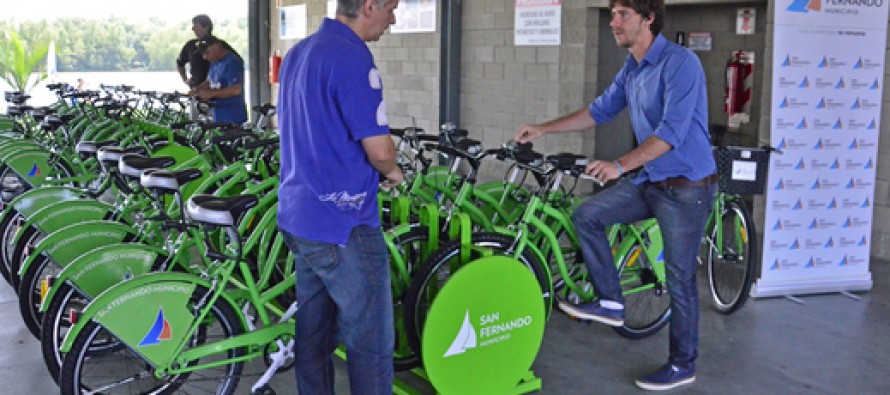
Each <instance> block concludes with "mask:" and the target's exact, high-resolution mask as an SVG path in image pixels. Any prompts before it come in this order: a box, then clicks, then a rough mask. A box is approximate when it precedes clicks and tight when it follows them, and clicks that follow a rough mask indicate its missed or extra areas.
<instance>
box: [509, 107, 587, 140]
mask: <svg viewBox="0 0 890 395" xmlns="http://www.w3.org/2000/svg"><path fill="white" fill-rule="evenodd" d="M594 126H596V122H595V121H594V120H593V117H591V116H590V111H589V110H588V109H587V108H582V109H580V110H578V111H575V112H573V113H571V114H568V115H565V116H562V117H559V118H556V119H553V120H550V121H547V122H544V123H541V124H537V125H528V124H525V125H522V126H520V127H519V131H518V132H516V141H517V142H520V143H527V142H530V141H532V140H535V139H537V138H538V137H541V136H543V135H545V134H547V133H566V132H582V131H585V130H588V129H590V128H592V127H594Z"/></svg>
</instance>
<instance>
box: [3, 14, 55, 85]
mask: <svg viewBox="0 0 890 395" xmlns="http://www.w3.org/2000/svg"><path fill="white" fill-rule="evenodd" d="M48 51H49V43H48V42H37V43H34V44H33V45H31V47H30V48H28V43H26V42H25V41H24V40H22V38H21V37H20V36H19V35H18V33H16V32H15V30H12V29H8V30H6V31H4V32H2V35H0V78H3V80H4V81H6V83H8V84H9V86H11V87H12V88H13V89H16V90H18V91H19V92H26V93H27V92H28V91H30V90H31V89H33V88H34V87H35V86H36V85H37V84H38V83H40V81H43V80H44V79H46V72H45V71H40V70H39V69H40V66H41V65H42V64H43V60H44V59H45V58H46V54H47V52H48ZM35 71H37V78H35V79H34V80H31V81H29V80H30V79H31V74H32V73H34V72H35Z"/></svg>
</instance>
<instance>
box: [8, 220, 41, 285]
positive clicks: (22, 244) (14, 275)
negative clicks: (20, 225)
mask: <svg viewBox="0 0 890 395" xmlns="http://www.w3.org/2000/svg"><path fill="white" fill-rule="evenodd" d="M22 232H23V233H22V237H20V238H19V242H18V243H16V244H15V246H13V249H12V257H11V259H10V260H9V283H10V284H11V285H12V289H14V290H15V291H16V293H18V291H19V284H20V283H21V278H20V277H19V269H20V268H21V267H22V261H24V260H25V249H26V248H28V246H31V247H33V246H34V245H36V244H37V242H38V241H39V238H40V237H41V236H42V235H43V232H40V231H39V230H37V228H35V227H34V226H29V227H28V228H27V229H25V230H24V231H22Z"/></svg>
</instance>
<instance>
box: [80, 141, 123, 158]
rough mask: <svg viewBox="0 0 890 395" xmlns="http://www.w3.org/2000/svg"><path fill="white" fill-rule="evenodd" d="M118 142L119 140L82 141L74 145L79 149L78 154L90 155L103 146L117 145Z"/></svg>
mask: <svg viewBox="0 0 890 395" xmlns="http://www.w3.org/2000/svg"><path fill="white" fill-rule="evenodd" d="M118 143H119V142H118V141H117V140H105V141H81V142H79V143H77V144H76V145H75V146H74V150H75V151H77V153H78V154H81V155H86V156H89V155H92V154H95V153H96V151H98V150H99V148H101V147H108V146H110V145H117V144H118Z"/></svg>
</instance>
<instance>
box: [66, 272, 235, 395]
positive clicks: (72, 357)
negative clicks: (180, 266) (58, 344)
mask: <svg viewBox="0 0 890 395" xmlns="http://www.w3.org/2000/svg"><path fill="white" fill-rule="evenodd" d="M208 292H209V290H208V289H207V288H204V287H202V286H198V287H197V288H196V289H195V292H194V294H193V295H192V301H197V300H200V299H201V298H203V296H204V295H205V294H207V293H208ZM210 314H211V315H212V318H213V319H212V320H210V321H212V322H213V323H218V324H219V326H220V328H219V329H220V330H221V331H222V333H221V334H219V335H213V338H229V337H232V336H236V335H238V334H240V333H242V332H243V329H244V328H242V327H241V324H240V322H241V320H240V319H239V318H238V312H237V311H235V309H234V308H233V307H232V306H231V305H230V304H229V303H228V302H226V301H225V300H223V299H222V298H219V299H217V300H216V301H215V302H214V304H213V306H212V307H211V310H210ZM207 318H208V319H209V318H211V317H207ZM210 321H208V320H207V319H205V321H204V322H210ZM103 334H104V336H106V337H108V338H111V339H113V338H114V335H113V334H111V333H109V332H107V331H105V330H104V328H103V327H102V326H101V325H99V324H98V323H96V322H95V321H90V322H88V323H87V324H86V325H85V326H84V328H83V330H82V331H81V332H80V333H78V334H77V337H76V338H75V340H74V343H73V344H72V346H71V350H70V351H69V352H68V353H67V354H65V358H64V362H63V363H62V370H61V373H60V376H59V389H60V392H61V394H63V395H76V394H81V393H82V390H92V388H93V387H95V386H96V385H97V384H99V385H101V384H102V382H99V383H93V379H90V378H89V376H88V375H89V374H90V373H91V372H101V376H102V378H101V380H102V381H103V382H108V383H117V384H120V385H122V386H125V387H126V388H122V389H120V392H121V393H128V394H130V393H173V392H175V391H177V390H180V389H182V387H184V386H188V387H190V388H191V387H192V386H195V387H196V388H192V389H188V390H183V391H182V392H184V393H195V392H211V393H216V394H220V395H228V394H232V393H234V392H235V389H236V387H237V386H238V382H239V380H240V379H241V377H240V376H241V372H242V370H243V368H244V364H243V362H233V363H228V364H224V365H221V366H219V367H221V368H223V369H224V371H223V372H220V374H219V375H216V374H213V375H207V372H205V371H204V370H200V371H196V372H192V373H185V374H183V375H180V376H173V377H163V378H161V379H157V378H155V377H154V372H153V371H152V370H151V369H152V368H151V364H150V363H148V362H147V361H145V360H144V359H143V358H142V357H141V356H140V355H139V354H138V353H137V352H135V351H133V350H132V349H131V348H130V347H127V346H124V347H119V348H117V349H115V350H111V351H106V352H102V353H98V352H95V350H93V352H91V349H92V348H91V344H92V343H93V341H94V340H96V339H97V338H99V337H100V335H103ZM207 339H208V333H207V325H202V326H201V327H200V330H199V331H198V333H197V336H196V339H194V340H195V342H194V343H193V344H192V345H191V346H197V345H201V344H204V342H205V341H206V340H207ZM186 349H188V347H186ZM118 354H123V355H121V356H120V357H117V356H118ZM242 355H244V349H243V348H235V349H232V350H229V351H228V355H227V358H237V357H240V356H242ZM93 364H99V365H100V366H95V367H94V366H92V365H93ZM128 367H129V368H132V369H128ZM136 371H138V372H139V373H134V372H136ZM115 374H119V375H120V377H117V378H113V375H115ZM84 375H87V377H84ZM193 375H197V376H200V377H199V378H200V380H194V381H189V378H190V377H192V376H193ZM209 377H212V378H214V379H208V378H209ZM216 378H218V380H217V379H216ZM96 380H99V379H96ZM217 383H218V384H219V385H218V386H216V388H210V389H207V388H204V387H198V385H200V384H206V385H209V386H214V385H215V384H217ZM140 384H147V387H144V386H141V385H140ZM101 388H103V389H105V388H104V387H101ZM102 392H103V393H109V392H111V393H118V391H109V390H103V391H102Z"/></svg>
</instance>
